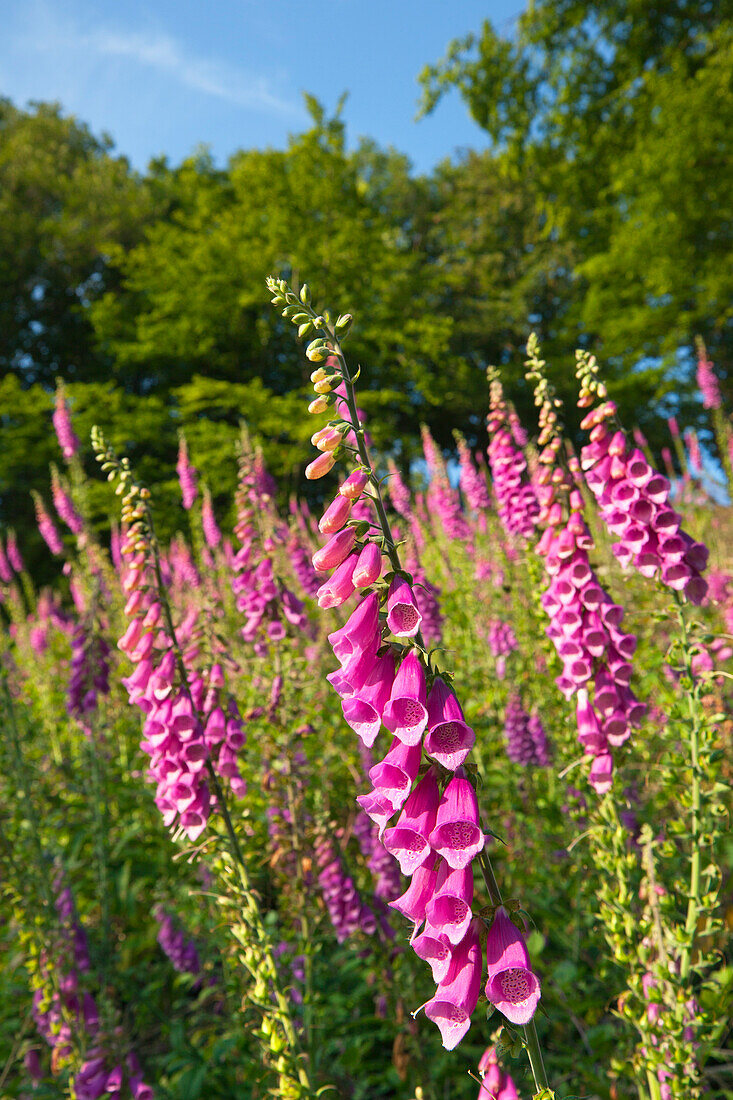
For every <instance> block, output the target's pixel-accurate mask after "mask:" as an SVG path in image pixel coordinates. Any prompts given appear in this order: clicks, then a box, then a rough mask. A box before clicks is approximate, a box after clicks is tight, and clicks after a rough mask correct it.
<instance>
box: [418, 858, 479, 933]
mask: <svg viewBox="0 0 733 1100" xmlns="http://www.w3.org/2000/svg"><path fill="white" fill-rule="evenodd" d="M472 902H473V869H472V868H471V866H470V865H469V866H467V867H462V868H457V869H453V868H452V867H450V866H449V865H448V864H447V863H445V862H444V861H443V862H441V864H440V866H439V868H438V876H437V878H436V881H435V893H434V894H433V896H432V898H431V899H430V901H429V902H428V904H427V907H426V910H425V915H426V916H427V919H428V920H429V921H430V924H431V925H432V927H433V928H437V929H439V930H440V931H441V932H442V934H443V935H444V936H446V937H447V939H448V941H449V942H450V943H451V944H452V945H453V946H454V947H455V946H457V945H458V944H459V943H460V942H461V940H462V939H463V937H464V936H465V934H466V932H467V931H468V926H469V924H470V923H471V918H472V913H471V904H472Z"/></svg>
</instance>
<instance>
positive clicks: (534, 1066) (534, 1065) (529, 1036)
mask: <svg viewBox="0 0 733 1100" xmlns="http://www.w3.org/2000/svg"><path fill="white" fill-rule="evenodd" d="M479 867H480V868H481V874H482V875H483V879H484V882H485V884H486V891H487V893H488V895H489V898H490V899H491V904H492V905H502V904H503V903H502V898H501V890H500V889H499V884H498V882H497V881H496V875H495V874H494V868H493V867H492V866H491V860H490V859H489V856H488V853H487V851H486V849H485V848H484V849H483V851H482V852H481V854H480V856H479ZM523 1031H524V1039H525V1045H526V1049H527V1058H528V1059H529V1065H530V1069H531V1070H532V1076H533V1077H534V1083H535V1088H536V1089H537V1091H538V1092H539V1091H541V1090H542V1089H549V1087H550V1086H549V1084H548V1081H547V1071H546V1070H545V1063H544V1061H543V1058H542V1048H541V1047H540V1040H539V1036H538V1035H537V1028H536V1027H535V1023H534V1020H530V1021H529V1023H528V1024H524V1027H523Z"/></svg>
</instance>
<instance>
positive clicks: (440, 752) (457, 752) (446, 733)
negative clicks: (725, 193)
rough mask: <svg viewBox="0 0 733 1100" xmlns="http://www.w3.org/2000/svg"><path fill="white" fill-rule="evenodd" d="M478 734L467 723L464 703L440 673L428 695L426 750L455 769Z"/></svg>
mask: <svg viewBox="0 0 733 1100" xmlns="http://www.w3.org/2000/svg"><path fill="white" fill-rule="evenodd" d="M475 741H476V734H475V733H474V732H473V730H472V729H471V727H470V726H469V725H467V724H466V721H465V719H464V717H463V711H462V709H461V704H460V703H459V702H458V700H457V699H456V696H455V694H454V692H453V691H452V690H451V689H450V688H449V687H448V686H447V684H446V683H445V681H444V680H442V679H441V678H440V676H438V677H436V679H435V681H434V683H433V686H432V688H431V689H430V695H429V696H428V732H427V736H426V738H425V742H424V748H425V752H426V753H427V754H428V756H432V757H433V759H435V760H437V761H438V763H439V764H442V765H443V767H444V768H447V769H448V771H455V770H456V768H458V767H459V766H460V765H461V764H462V763H463V761H464V760H465V759H466V757H467V756H468V754H469V752H470V751H471V749H472V748H473V746H474V743H475Z"/></svg>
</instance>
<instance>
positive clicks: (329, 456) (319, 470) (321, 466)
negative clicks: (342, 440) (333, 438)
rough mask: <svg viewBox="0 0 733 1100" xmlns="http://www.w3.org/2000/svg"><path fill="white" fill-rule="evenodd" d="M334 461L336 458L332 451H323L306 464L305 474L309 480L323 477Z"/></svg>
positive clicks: (331, 467)
mask: <svg viewBox="0 0 733 1100" xmlns="http://www.w3.org/2000/svg"><path fill="white" fill-rule="evenodd" d="M335 462H336V459H335V458H334V456H333V453H332V452H331V451H325V452H324V453H323V454H320V455H319V456H318V458H314V459H313V461H312V462H311V463H310V464H309V465H308V466H306V468H305V476H306V477H307V478H308V480H309V481H317V480H318V478H319V477H325V475H326V474H327V473H328V472H329V470H331V469H333V466H334V463H335Z"/></svg>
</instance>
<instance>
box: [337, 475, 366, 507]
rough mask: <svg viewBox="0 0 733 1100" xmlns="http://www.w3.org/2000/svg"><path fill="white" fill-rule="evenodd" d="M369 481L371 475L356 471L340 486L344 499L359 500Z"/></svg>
mask: <svg viewBox="0 0 733 1100" xmlns="http://www.w3.org/2000/svg"><path fill="white" fill-rule="evenodd" d="M368 481H369V474H368V473H367V472H366V470H354V472H353V473H352V474H349V476H348V477H347V478H346V481H344V482H343V484H342V485H340V486H339V493H340V494H341V496H343V497H347V499H348V500H352V501H353V500H358V499H359V497H360V496H361V494H362V493H363V492H364V489H365V488H366V485H367V482H368Z"/></svg>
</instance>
